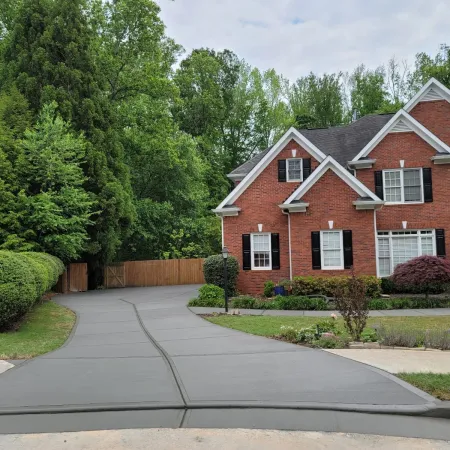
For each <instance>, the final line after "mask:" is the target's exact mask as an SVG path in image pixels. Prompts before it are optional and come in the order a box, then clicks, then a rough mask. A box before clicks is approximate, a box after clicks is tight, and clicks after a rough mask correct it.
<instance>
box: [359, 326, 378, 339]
mask: <svg viewBox="0 0 450 450" xmlns="http://www.w3.org/2000/svg"><path fill="white" fill-rule="evenodd" d="M361 340H362V341H363V342H378V334H377V331H376V330H374V329H373V328H366V329H365V330H364V331H363V332H362V333H361Z"/></svg>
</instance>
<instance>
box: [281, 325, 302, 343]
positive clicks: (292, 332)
mask: <svg viewBox="0 0 450 450" xmlns="http://www.w3.org/2000/svg"><path fill="white" fill-rule="evenodd" d="M280 336H281V337H282V338H284V339H286V340H287V341H289V342H297V336H298V331H297V330H296V329H295V328H294V327H292V326H289V325H282V326H281V328H280Z"/></svg>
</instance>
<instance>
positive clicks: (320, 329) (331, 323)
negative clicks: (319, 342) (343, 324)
mask: <svg viewBox="0 0 450 450" xmlns="http://www.w3.org/2000/svg"><path fill="white" fill-rule="evenodd" d="M316 329H317V334H318V335H319V336H320V335H321V334H322V333H334V334H336V333H337V324H336V319H334V318H330V319H322V320H320V321H319V322H317V323H316Z"/></svg>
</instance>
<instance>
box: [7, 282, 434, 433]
mask: <svg viewBox="0 0 450 450" xmlns="http://www.w3.org/2000/svg"><path fill="white" fill-rule="evenodd" d="M196 292H197V286H172V287H155V288H135V289H122V290H108V291H97V292H89V293H84V294H77V295H68V296H60V297H57V298H56V301H58V302H59V303H60V304H62V305H65V306H67V307H69V308H71V309H72V310H74V311H76V312H77V315H78V321H77V324H76V328H75V330H74V332H73V333H72V336H71V338H70V339H69V341H68V342H67V343H66V345H65V346H64V347H62V348H61V349H59V350H57V351H55V352H53V353H50V354H47V355H45V356H42V357H40V358H37V359H34V360H31V361H30V362H27V363H24V364H22V365H20V366H17V367H15V368H13V369H11V370H9V371H7V372H5V373H4V374H2V375H0V392H1V395H0V414H24V413H35V412H49V413H54V412H61V413H62V412H64V413H74V412H78V411H83V412H89V411H93V412H94V411H124V410H146V409H158V410H159V409H160V410H167V411H169V410H173V411H177V414H179V411H180V410H181V409H183V408H184V409H185V410H187V409H190V408H192V409H196V408H197V409H205V408H211V409H213V408H224V407H226V408H232V407H235V408H240V407H255V406H259V407H261V408H287V409H292V408H300V409H310V410H311V409H312V410H317V409H324V410H338V411H339V410H340V411H359V412H380V411H384V412H386V413H389V412H391V413H392V412H393V413H398V412H402V413H413V414H415V413H421V412H425V411H427V410H429V409H431V408H433V407H435V403H434V399H433V398H432V397H430V396H428V395H427V394H425V393H423V392H421V391H419V390H417V389H415V388H413V387H411V386H410V385H408V384H406V383H403V382H402V381H400V380H397V379H396V378H394V377H392V376H390V375H389V374H387V373H385V372H382V371H380V370H378V369H374V368H371V367H369V366H366V365H364V364H361V363H358V362H355V361H352V360H349V359H345V358H341V357H339V356H336V355H332V354H330V353H327V352H323V351H320V350H312V349H308V348H304V347H300V346H296V345H291V344H287V343H283V342H278V341H274V340H269V339H266V338H262V337H257V336H251V335H247V334H245V333H241V332H238V331H234V330H230V329H226V328H221V327H218V326H216V325H213V324H210V323H209V322H207V321H204V320H203V319H201V318H199V317H197V316H196V315H194V314H193V313H191V312H190V311H189V310H188V309H187V308H186V303H187V302H188V300H189V299H190V298H192V297H194V296H195V295H196ZM205 414H206V415H208V413H207V411H206V413H205ZM2 420H3V419H2ZM0 432H1V431H0Z"/></svg>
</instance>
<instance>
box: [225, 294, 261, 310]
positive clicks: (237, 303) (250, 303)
mask: <svg viewBox="0 0 450 450" xmlns="http://www.w3.org/2000/svg"><path fill="white" fill-rule="evenodd" d="M255 302H256V298H254V297H250V296H249V295H243V296H240V297H235V298H233V300H232V302H231V304H232V307H233V308H235V309H254V308H255Z"/></svg>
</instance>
